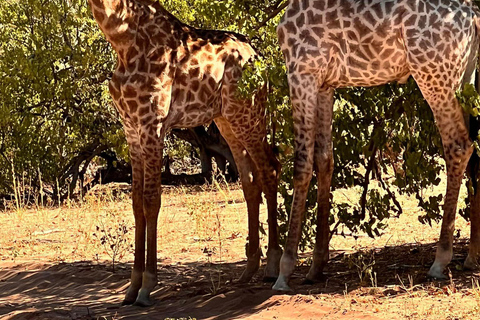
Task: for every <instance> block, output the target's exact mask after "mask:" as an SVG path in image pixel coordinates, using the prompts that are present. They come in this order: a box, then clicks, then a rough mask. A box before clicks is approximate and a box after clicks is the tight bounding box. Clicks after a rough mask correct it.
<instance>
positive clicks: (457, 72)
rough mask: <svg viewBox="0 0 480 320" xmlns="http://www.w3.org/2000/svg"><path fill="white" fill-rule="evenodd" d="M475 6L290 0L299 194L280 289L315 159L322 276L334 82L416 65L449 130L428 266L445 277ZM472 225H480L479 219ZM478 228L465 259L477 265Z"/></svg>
mask: <svg viewBox="0 0 480 320" xmlns="http://www.w3.org/2000/svg"><path fill="white" fill-rule="evenodd" d="M478 16H479V15H478V12H477V10H476V9H475V7H474V5H473V4H472V3H471V2H470V1H461V0H362V1H359V0H291V1H290V3H289V6H288V8H287V10H286V13H285V15H284V17H283V19H282V21H281V22H280V25H279V26H278V29H277V32H278V38H279V42H280V45H281V47H282V51H283V53H284V56H285V60H286V65H287V69H288V80H289V85H290V94H291V100H292V104H293V118H294V131H295V171H294V189H295V193H294V200H293V204H292V212H291V215H290V225H289V233H288V238H287V244H286V247H285V252H284V254H283V256H282V259H281V261H280V275H279V278H278V279H277V282H276V283H275V285H274V287H273V288H274V289H276V290H290V288H289V286H288V281H289V279H290V276H291V275H292V273H293V270H294V267H295V263H296V258H297V247H298V242H299V239H300V235H301V224H302V218H303V213H304V210H305V198H306V193H307V188H308V185H309V182H310V179H311V177H312V171H313V169H315V172H316V176H317V179H318V195H317V201H318V213H317V214H318V221H317V235H316V244H315V249H314V253H313V264H312V266H311V268H310V271H309V273H308V275H307V281H318V280H320V279H321V276H322V270H323V268H324V266H325V264H326V262H327V260H328V255H329V252H328V250H329V244H328V243H329V226H328V215H329V209H330V203H329V194H330V184H331V178H332V171H333V150H332V135H331V131H332V129H331V126H332V113H333V92H334V89H335V88H340V87H347V86H377V85H381V84H385V83H388V82H392V81H398V82H405V81H406V80H407V78H408V77H409V76H410V75H412V76H413V77H414V79H415V80H416V81H417V83H418V85H419V87H420V89H421V91H422V93H423V95H424V97H425V99H426V100H427V102H428V103H429V105H430V107H431V109H432V111H433V114H434V117H435V120H436V123H437V126H438V129H439V131H440V134H441V136H442V142H443V146H444V152H445V160H446V166H447V175H448V178H447V180H448V182H447V193H446V196H445V203H444V207H443V209H444V216H443V223H442V229H441V234H440V240H439V243H438V248H437V254H436V257H435V262H434V264H433V265H432V267H431V268H430V271H429V273H428V274H429V275H430V276H432V277H435V278H444V277H445V276H444V275H443V270H444V268H445V266H446V265H447V264H448V263H449V262H450V261H451V259H452V254H453V251H452V242H453V231H454V223H455V213H456V206H457V200H458V193H459V188H460V184H461V181H462V178H463V174H464V171H465V167H466V166H467V162H468V160H469V158H470V155H471V154H472V149H473V148H472V141H471V140H470V139H469V134H468V130H467V127H466V124H465V121H464V114H463V112H462V108H461V107H460V105H459V102H458V101H457V99H456V98H455V91H456V90H457V89H459V88H460V87H461V86H462V85H463V84H464V83H473V82H474V78H475V66H476V61H477V52H478V48H479V36H478V35H479V33H478V32H479V23H478ZM472 221H474V222H475V223H472V234H477V233H478V230H479V228H480V225H479V222H478V219H472ZM478 238H479V237H478V236H475V237H474V236H472V239H471V244H470V253H469V256H468V258H467V261H466V262H465V266H466V267H468V268H473V267H476V266H477V257H478V253H479V249H480V240H479V239H478Z"/></svg>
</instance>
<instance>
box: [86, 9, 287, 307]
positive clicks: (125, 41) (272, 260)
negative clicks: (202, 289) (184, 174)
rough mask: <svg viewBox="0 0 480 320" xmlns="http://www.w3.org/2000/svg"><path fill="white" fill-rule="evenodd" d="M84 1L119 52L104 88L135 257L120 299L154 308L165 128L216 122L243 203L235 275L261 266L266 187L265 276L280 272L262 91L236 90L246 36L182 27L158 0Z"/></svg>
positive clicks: (248, 52)
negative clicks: (128, 194)
mask: <svg viewBox="0 0 480 320" xmlns="http://www.w3.org/2000/svg"><path fill="white" fill-rule="evenodd" d="M89 3H90V6H91V8H92V11H93V16H94V17H95V19H96V21H97V22H98V24H99V25H100V28H101V30H102V32H103V33H104V34H105V36H106V38H107V40H108V41H109V42H110V43H111V44H112V47H113V49H114V50H115V51H116V53H117V56H118V65H117V69H116V71H115V73H114V74H113V77H112V80H111V81H110V86H109V88H110V93H111V96H112V98H113V100H114V102H115V105H116V107H117V109H118V111H119V113H120V116H121V117H122V120H123V125H124V130H125V134H126V137H127V142H128V145H129V150H130V157H131V161H132V170H133V186H132V198H133V213H134V216H135V261H134V266H133V270H132V277H131V285H130V287H129V289H128V291H127V293H126V296H125V300H124V303H125V304H131V303H136V304H137V305H143V306H145V305H150V304H151V303H152V302H151V300H150V293H151V291H152V289H153V288H154V287H155V285H156V283H157V233H156V232H157V217H158V213H159V210H160V195H161V184H160V174H161V170H162V152H163V147H164V137H165V134H166V132H167V131H168V130H169V129H171V128H187V127H196V126H199V125H202V124H205V123H208V122H210V121H212V120H214V121H215V123H216V124H217V126H218V128H219V129H220V132H221V133H222V135H223V136H224V138H225V140H226V141H227V142H228V144H229V146H230V148H231V150H232V153H233V156H234V158H235V161H236V163H237V167H238V169H239V172H240V179H241V182H242V187H243V192H244V196H245V199H246V202H247V207H248V220H249V222H248V224H249V246H248V252H247V268H246V270H245V271H244V272H243V274H242V276H241V278H240V280H241V281H249V280H250V279H251V278H252V276H253V274H254V273H255V272H256V271H257V270H258V267H259V262H260V255H261V250H260V246H259V235H258V228H259V205H260V202H261V192H262V190H263V191H264V193H265V197H266V199H267V204H268V225H269V247H268V251H267V267H266V270H265V277H267V278H276V277H277V275H278V263H279V260H280V256H281V249H280V247H279V245H278V239H277V238H278V237H277V218H276V209H277V180H278V175H279V173H280V165H279V162H278V161H277V160H276V158H275V156H274V154H273V152H272V150H271V148H270V147H269V145H268V143H267V140H266V125H265V109H264V104H263V102H264V100H263V98H264V96H265V92H264V90H259V94H257V96H256V97H252V99H247V100H244V99H240V98H238V96H237V94H236V91H237V82H238V80H239V78H240V77H241V74H242V66H243V65H244V64H245V63H246V62H248V61H249V60H252V59H254V58H255V56H256V54H255V51H254V50H253V48H252V47H251V46H250V45H249V43H248V41H247V39H246V38H245V37H243V36H241V35H239V34H234V33H231V32H223V31H211V30H199V29H196V28H193V27H190V26H187V25H185V24H183V23H181V22H180V21H179V20H177V19H176V18H175V17H174V16H172V15H171V14H170V13H168V12H167V11H166V10H165V9H164V8H163V7H162V6H161V5H160V4H159V3H158V2H157V1H151V0H89ZM145 231H146V233H145ZM145 240H146V243H147V250H146V259H145Z"/></svg>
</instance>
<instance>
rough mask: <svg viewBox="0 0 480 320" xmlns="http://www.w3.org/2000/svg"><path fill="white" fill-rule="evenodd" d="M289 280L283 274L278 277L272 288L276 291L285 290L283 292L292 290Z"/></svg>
mask: <svg viewBox="0 0 480 320" xmlns="http://www.w3.org/2000/svg"><path fill="white" fill-rule="evenodd" d="M287 282H288V281H287V280H286V278H285V277H282V276H281V275H280V276H279V277H278V279H277V282H275V284H274V285H273V287H272V289H273V290H276V291H283V292H291V291H293V290H292V288H290V287H289V286H288V283H287Z"/></svg>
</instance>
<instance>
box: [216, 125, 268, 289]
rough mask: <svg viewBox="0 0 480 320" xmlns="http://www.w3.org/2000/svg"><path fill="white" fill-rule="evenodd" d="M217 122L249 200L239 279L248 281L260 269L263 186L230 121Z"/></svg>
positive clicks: (244, 192)
mask: <svg viewBox="0 0 480 320" xmlns="http://www.w3.org/2000/svg"><path fill="white" fill-rule="evenodd" d="M215 123H216V124H217V127H218V129H219V130H220V132H221V134H222V136H223V137H224V138H225V140H226V141H227V143H228V145H229V147H230V149H231V151H232V154H233V157H234V159H235V162H236V164H237V168H238V172H239V174H240V181H241V182H242V189H243V195H244V197H245V201H246V202H247V210H248V246H247V267H246V269H245V271H244V272H243V273H242V275H241V277H240V279H239V281H240V282H248V281H250V280H251V279H252V277H253V275H254V274H255V273H256V272H257V271H258V268H259V266H260V256H261V250H260V239H259V234H258V232H259V231H258V230H259V215H260V203H261V202H262V187H261V182H260V179H259V174H258V170H257V168H256V167H255V164H254V163H253V161H252V158H251V157H250V155H249V154H248V152H247V151H246V149H245V147H244V146H243V145H242V143H241V142H240V140H239V139H237V138H236V137H235V135H234V134H233V132H232V129H231V127H230V124H229V123H228V121H226V120H225V119H224V118H222V117H220V118H216V119H215Z"/></svg>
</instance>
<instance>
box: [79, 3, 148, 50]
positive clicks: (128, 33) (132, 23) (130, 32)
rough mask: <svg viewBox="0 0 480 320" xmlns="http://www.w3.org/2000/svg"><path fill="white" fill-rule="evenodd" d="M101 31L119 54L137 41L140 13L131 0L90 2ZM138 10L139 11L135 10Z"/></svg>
mask: <svg viewBox="0 0 480 320" xmlns="http://www.w3.org/2000/svg"><path fill="white" fill-rule="evenodd" d="M88 2H89V3H90V7H91V9H92V12H93V17H94V18H95V20H96V21H97V23H98V25H99V26H100V29H101V30H102V32H103V33H104V34H105V36H106V38H107V40H108V41H109V42H110V43H111V44H112V46H113V48H114V49H115V51H117V52H121V51H122V50H125V49H126V48H128V47H129V46H130V45H131V44H132V42H133V41H134V39H135V34H134V32H135V30H136V27H137V23H138V20H139V19H138V18H139V11H138V9H137V8H135V6H134V5H133V4H134V1H131V0H88ZM135 9H137V10H135Z"/></svg>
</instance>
